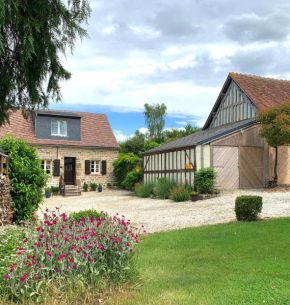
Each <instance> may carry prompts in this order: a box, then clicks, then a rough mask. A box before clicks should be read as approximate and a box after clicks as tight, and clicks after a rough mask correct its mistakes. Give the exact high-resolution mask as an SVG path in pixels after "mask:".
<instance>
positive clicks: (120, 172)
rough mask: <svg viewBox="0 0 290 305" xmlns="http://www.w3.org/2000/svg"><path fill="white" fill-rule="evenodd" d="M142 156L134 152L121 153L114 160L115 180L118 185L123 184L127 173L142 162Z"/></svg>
mask: <svg viewBox="0 0 290 305" xmlns="http://www.w3.org/2000/svg"><path fill="white" fill-rule="evenodd" d="M140 160H141V159H140V158H139V157H138V156H136V155H134V154H132V153H127V154H124V153H121V154H119V157H118V159H116V160H115V161H114V162H113V167H114V175H115V180H116V183H117V185H118V186H122V182H123V181H124V180H125V178H126V176H127V174H128V173H129V172H131V171H132V170H133V169H134V168H135V167H136V165H138V163H139V162H140Z"/></svg>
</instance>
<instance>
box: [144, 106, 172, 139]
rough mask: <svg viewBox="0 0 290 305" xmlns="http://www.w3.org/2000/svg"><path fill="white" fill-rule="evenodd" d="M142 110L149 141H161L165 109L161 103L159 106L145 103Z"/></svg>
mask: <svg viewBox="0 0 290 305" xmlns="http://www.w3.org/2000/svg"><path fill="white" fill-rule="evenodd" d="M144 108H145V111H144V115H145V122H146V124H147V127H148V130H149V138H150V140H155V141H158V142H160V141H162V140H163V135H162V132H163V128H164V124H165V120H164V117H165V116H166V110H167V107H166V106H165V105H164V104H163V103H162V104H161V105H159V104H153V105H149V104H147V103H146V104H145V105H144Z"/></svg>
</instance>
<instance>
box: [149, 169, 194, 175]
mask: <svg viewBox="0 0 290 305" xmlns="http://www.w3.org/2000/svg"><path fill="white" fill-rule="evenodd" d="M185 172H187V173H189V172H194V169H193V168H191V169H167V170H155V171H145V172H144V174H165V173H167V174H169V173H171V174H174V173H185Z"/></svg>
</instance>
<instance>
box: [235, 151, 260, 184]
mask: <svg viewBox="0 0 290 305" xmlns="http://www.w3.org/2000/svg"><path fill="white" fill-rule="evenodd" d="M263 151H264V149H263V148H260V147H240V188H242V189H247V188H257V187H263V186H264V183H263Z"/></svg>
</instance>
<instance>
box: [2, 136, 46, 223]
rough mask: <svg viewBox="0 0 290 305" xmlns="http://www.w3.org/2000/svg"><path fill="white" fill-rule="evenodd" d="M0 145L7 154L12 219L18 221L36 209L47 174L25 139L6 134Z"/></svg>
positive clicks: (40, 199) (34, 151)
mask: <svg viewBox="0 0 290 305" xmlns="http://www.w3.org/2000/svg"><path fill="white" fill-rule="evenodd" d="M0 146H1V147H2V148H3V149H4V150H5V152H6V153H7V154H8V156H9V163H8V164H9V178H10V182H11V186H12V190H11V197H12V200H13V204H14V207H13V209H14V215H13V221H16V222H19V221H21V220H23V219H27V218H29V217H30V215H31V213H32V212H34V211H35V210H37V208H38V205H39V203H40V202H41V201H42V198H43V195H42V194H41V188H42V187H44V186H45V185H46V182H47V179H48V175H47V174H46V173H45V172H44V170H43V169H42V168H41V166H40V160H39V159H38V157H37V153H36V149H35V148H34V147H31V146H29V145H28V143H27V142H26V141H24V140H21V139H15V138H11V137H9V136H7V137H4V138H2V139H1V140H0Z"/></svg>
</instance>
